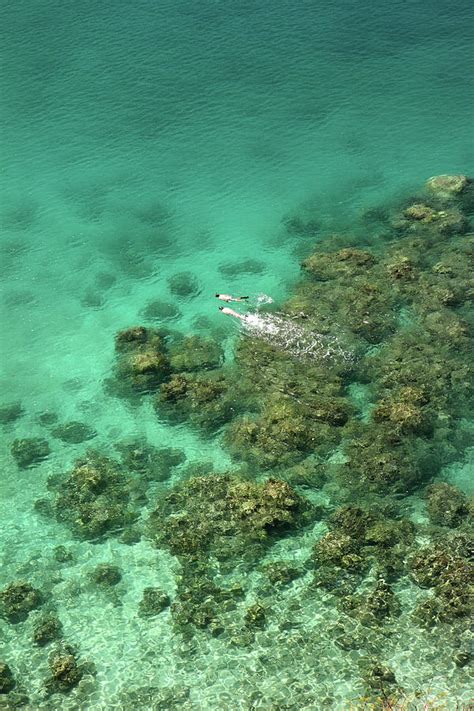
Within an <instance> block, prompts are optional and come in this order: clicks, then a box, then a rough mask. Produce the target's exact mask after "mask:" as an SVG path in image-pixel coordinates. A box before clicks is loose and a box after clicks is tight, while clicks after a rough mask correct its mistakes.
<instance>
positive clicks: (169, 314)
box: [141, 300, 181, 321]
mask: <svg viewBox="0 0 474 711" xmlns="http://www.w3.org/2000/svg"><path fill="white" fill-rule="evenodd" d="M141 314H142V316H143V318H144V319H145V320H146V321H171V320H172V319H176V318H179V316H181V311H180V310H179V309H178V307H177V306H176V304H172V303H170V302H168V301H159V300H154V301H150V302H149V303H148V304H147V305H146V306H145V308H144V309H143V311H142V312H141Z"/></svg>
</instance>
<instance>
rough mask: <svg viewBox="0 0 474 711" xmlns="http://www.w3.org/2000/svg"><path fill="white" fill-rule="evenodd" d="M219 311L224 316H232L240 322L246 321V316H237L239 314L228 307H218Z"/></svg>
mask: <svg viewBox="0 0 474 711" xmlns="http://www.w3.org/2000/svg"><path fill="white" fill-rule="evenodd" d="M219 311H222V313H223V314H226V316H233V317H234V318H239V319H240V320H241V321H245V320H246V316H243V315H242V314H239V312H238V311H234V309H229V307H228V306H219Z"/></svg>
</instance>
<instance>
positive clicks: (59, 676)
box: [46, 645, 84, 693]
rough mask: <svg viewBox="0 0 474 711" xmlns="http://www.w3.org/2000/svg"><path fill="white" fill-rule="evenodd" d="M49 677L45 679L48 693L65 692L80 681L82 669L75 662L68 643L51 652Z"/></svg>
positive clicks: (82, 673)
mask: <svg viewBox="0 0 474 711" xmlns="http://www.w3.org/2000/svg"><path fill="white" fill-rule="evenodd" d="M48 663H49V668H50V671H51V677H50V678H49V679H47V681H46V689H47V691H48V693H56V692H61V693H67V692H69V691H71V689H73V688H74V687H75V686H77V684H78V683H79V682H80V681H81V679H82V677H83V675H84V670H83V669H82V668H81V666H80V665H79V664H78V663H77V659H76V656H75V653H74V650H73V649H72V647H70V646H69V645H64V646H63V647H61V648H60V649H57V650H55V651H54V652H52V653H51V654H50V656H49V659H48Z"/></svg>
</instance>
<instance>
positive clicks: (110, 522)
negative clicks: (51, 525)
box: [50, 451, 146, 539]
mask: <svg viewBox="0 0 474 711" xmlns="http://www.w3.org/2000/svg"><path fill="white" fill-rule="evenodd" d="M145 485H146V484H145V483H144V482H143V483H141V482H139V481H138V480H132V479H130V477H127V476H126V474H125V473H123V472H122V471H121V469H120V466H119V465H118V463H117V462H115V461H114V460H112V459H110V458H107V457H104V456H102V455H100V454H99V453H97V452H92V451H91V452H88V454H87V456H86V457H85V458H83V459H79V460H78V461H77V462H76V464H75V466H74V468H73V469H72V471H71V472H70V473H69V475H68V476H67V478H66V479H61V480H60V481H58V482H57V483H56V485H55V481H53V480H51V481H50V487H51V488H57V490H58V495H57V497H56V500H55V503H54V513H55V516H56V518H57V520H58V521H60V522H62V523H65V524H66V525H67V526H69V528H70V529H71V530H72V532H73V534H74V535H75V536H76V537H78V538H84V539H97V538H101V537H104V536H107V535H111V534H113V533H116V532H117V531H122V530H123V529H124V528H127V526H129V525H130V524H132V523H133V522H134V521H135V520H136V518H137V513H136V511H135V509H134V507H133V499H134V498H136V497H138V498H140V497H141V496H142V495H143V486H145Z"/></svg>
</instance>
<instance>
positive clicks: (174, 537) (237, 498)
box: [149, 474, 312, 635]
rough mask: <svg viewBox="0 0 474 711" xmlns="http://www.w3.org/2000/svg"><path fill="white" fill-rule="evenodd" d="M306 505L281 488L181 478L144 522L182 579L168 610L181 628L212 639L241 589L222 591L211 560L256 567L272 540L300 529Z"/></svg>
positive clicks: (307, 514) (218, 477)
mask: <svg viewBox="0 0 474 711" xmlns="http://www.w3.org/2000/svg"><path fill="white" fill-rule="evenodd" d="M311 517H312V511H311V506H310V504H309V503H308V502H307V501H306V500H305V499H303V498H302V497H301V496H299V495H298V494H297V493H296V492H295V491H294V490H293V489H292V488H291V487H290V486H289V485H288V484H287V483H286V482H283V481H279V480H275V479H269V480H268V481H265V482H262V483H256V482H253V481H250V480H245V479H243V478H241V477H238V476H235V475H229V474H210V475H208V476H198V477H193V478H191V479H188V480H187V481H185V482H184V483H183V484H181V485H179V486H177V487H175V488H174V489H173V490H172V491H171V493H170V494H168V495H167V496H166V498H165V499H164V501H162V502H160V503H159V505H158V507H157V509H156V511H155V512H154V513H153V514H152V515H151V517H150V521H149V534H150V536H151V537H152V538H153V540H155V541H156V543H158V544H161V545H165V546H167V547H168V548H169V549H170V550H171V552H172V553H174V554H175V555H177V556H178V557H179V560H180V562H181V565H182V572H181V575H180V577H179V580H178V590H177V598H176V600H175V601H174V602H173V604H172V607H171V611H172V616H173V619H174V621H175V623H176V624H177V625H178V626H179V627H180V628H187V627H189V626H192V627H197V628H207V629H208V630H209V632H210V633H211V634H214V635H217V634H220V632H221V631H222V629H223V622H222V619H221V618H222V615H225V613H226V612H228V611H229V610H231V609H233V607H234V606H235V600H236V599H238V598H239V597H240V596H241V595H242V589H241V588H240V586H238V587H237V588H236V587H235V586H234V587H232V588H224V587H221V586H219V585H217V584H216V583H215V582H214V580H213V577H214V576H213V572H212V567H211V566H210V565H209V559H210V557H212V558H216V559H218V560H219V561H220V567H221V570H223V569H224V568H225V562H226V561H229V564H230V565H233V563H232V561H234V560H235V556H239V558H241V559H242V563H243V562H244V560H245V561H247V563H246V564H247V565H255V563H256V562H257V561H258V559H259V557H260V556H261V554H262V551H263V550H264V549H265V548H266V547H268V546H269V545H271V543H272V542H273V541H274V540H275V538H276V537H279V536H281V535H284V534H285V533H287V532H288V531H290V530H292V529H293V530H294V529H295V528H298V527H300V526H304V525H306V524H307V523H308V522H309V521H310V520H311Z"/></svg>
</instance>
